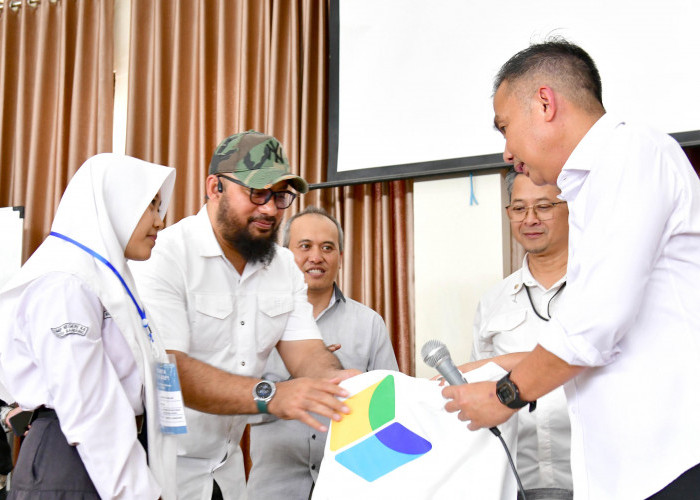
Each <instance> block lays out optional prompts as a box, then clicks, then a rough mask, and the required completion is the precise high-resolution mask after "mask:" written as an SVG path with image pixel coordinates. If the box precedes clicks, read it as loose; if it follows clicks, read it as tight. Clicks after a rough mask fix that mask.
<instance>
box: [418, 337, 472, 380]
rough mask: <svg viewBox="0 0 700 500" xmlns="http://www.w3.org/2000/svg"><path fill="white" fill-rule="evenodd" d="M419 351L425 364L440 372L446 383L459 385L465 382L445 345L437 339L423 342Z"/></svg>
mask: <svg viewBox="0 0 700 500" xmlns="http://www.w3.org/2000/svg"><path fill="white" fill-rule="evenodd" d="M420 353H421V356H423V361H424V362H425V364H426V365H428V366H429V367H431V368H435V369H436V370H437V371H438V372H440V375H442V377H443V378H444V379H445V380H446V381H447V383H448V384H450V385H461V384H466V383H467V381H466V380H464V377H463V376H462V373H461V372H460V371H459V370H458V369H457V367H456V366H455V364H454V363H453V362H452V358H451V357H450V351H448V350H447V346H446V345H445V344H443V343H442V342H440V341H439V340H428V341H427V342H426V343H425V344H423V348H422V349H421V351H420Z"/></svg>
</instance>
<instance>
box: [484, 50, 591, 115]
mask: <svg viewBox="0 0 700 500" xmlns="http://www.w3.org/2000/svg"><path fill="white" fill-rule="evenodd" d="M538 73H539V74H546V75H549V76H550V77H551V78H552V85H553V88H554V86H558V87H559V88H554V90H557V91H559V92H561V93H562V94H564V95H565V96H566V97H567V98H568V99H570V100H571V101H573V102H574V103H576V104H578V105H579V106H581V107H583V108H584V109H590V108H593V107H596V108H597V107H598V105H599V106H600V108H601V109H602V110H603V111H604V108H603V85H602V83H601V81H600V73H599V72H598V68H597V67H596V64H595V62H594V61H593V59H592V58H591V56H590V55H588V53H587V52H586V51H585V50H583V49H582V48H581V47H579V46H578V45H576V44H574V43H571V42H569V41H567V40H565V39H564V38H561V37H550V38H549V39H547V40H545V41H544V42H541V43H535V44H533V45H530V46H529V47H528V48H526V49H524V50H521V51H520V52H518V53H517V54H515V55H514V56H513V57H511V58H510V59H508V61H507V62H506V63H505V64H504V65H503V66H501V69H500V70H499V72H498V74H497V75H496V78H495V79H494V84H493V93H494V94H495V93H496V91H497V90H498V89H499V87H500V86H501V84H502V83H503V82H509V83H516V82H518V81H521V80H522V79H524V78H525V77H527V76H530V75H534V74H538ZM591 97H592V98H593V99H595V101H596V102H597V105H596V104H594V103H592V102H591Z"/></svg>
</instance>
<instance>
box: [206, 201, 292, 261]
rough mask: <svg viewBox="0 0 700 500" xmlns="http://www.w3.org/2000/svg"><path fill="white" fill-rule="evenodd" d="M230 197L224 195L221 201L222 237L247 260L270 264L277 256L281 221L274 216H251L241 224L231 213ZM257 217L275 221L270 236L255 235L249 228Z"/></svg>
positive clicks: (220, 223) (219, 219)
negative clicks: (276, 246)
mask: <svg viewBox="0 0 700 500" xmlns="http://www.w3.org/2000/svg"><path fill="white" fill-rule="evenodd" d="M229 213H230V211H229V203H228V199H227V198H226V197H225V196H224V197H222V199H221V202H220V203H219V210H218V213H217V214H216V221H217V222H218V224H219V227H220V228H221V237H222V238H223V239H224V240H226V242H227V243H228V244H230V245H231V246H232V247H233V248H234V250H236V252H238V253H239V254H240V255H241V257H243V258H244V259H245V260H246V261H247V262H251V263H256V262H262V263H263V264H264V265H268V264H270V262H272V259H273V257H274V256H275V242H276V241H277V231H278V230H279V223H278V222H277V220H275V219H274V217H265V216H258V217H249V218H248V221H247V223H246V225H241V224H239V223H238V221H237V220H236V219H235V218H234V217H231V216H230V215H229ZM256 219H264V220H268V221H272V222H273V226H272V231H271V232H270V234H269V235H268V236H261V237H257V238H256V237H255V236H253V235H252V234H251V233H250V231H249V230H248V225H249V224H250V223H252V222H253V221H255V220H256Z"/></svg>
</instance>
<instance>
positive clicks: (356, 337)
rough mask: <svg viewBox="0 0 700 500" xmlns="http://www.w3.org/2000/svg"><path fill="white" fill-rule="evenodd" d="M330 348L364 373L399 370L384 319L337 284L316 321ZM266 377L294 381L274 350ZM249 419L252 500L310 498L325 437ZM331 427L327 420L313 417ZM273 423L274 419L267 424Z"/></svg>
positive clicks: (296, 426)
mask: <svg viewBox="0 0 700 500" xmlns="http://www.w3.org/2000/svg"><path fill="white" fill-rule="evenodd" d="M316 324H317V325H318V327H319V329H320V330H321V334H322V335H323V340H324V342H325V343H326V344H341V346H342V347H341V348H340V350H338V351H336V352H335V354H336V356H338V358H339V359H340V362H341V363H342V364H343V367H344V368H355V369H357V370H362V371H370V370H378V369H386V370H398V364H397V362H396V357H395V355H394V350H393V348H392V346H391V341H390V340H389V335H388V333H387V330H386V326H385V324H384V320H382V317H381V316H380V315H379V314H377V313H376V312H375V311H373V310H372V309H370V308H369V307H367V306H364V305H362V304H360V303H359V302H356V301H354V300H352V299H348V298H346V297H345V296H343V294H342V292H341V291H340V289H339V288H338V287H337V286H335V287H334V294H333V298H332V299H331V302H330V304H329V306H328V307H327V308H326V309H325V310H324V311H323V312H322V313H321V314H320V315H319V316H318V318H316ZM264 378H266V379H268V380H273V381H275V382H278V381H282V380H287V379H289V378H290V375H289V372H288V371H287V369H286V368H285V366H284V363H283V362H282V359H281V358H280V356H279V354H278V353H277V350H276V349H275V350H274V351H273V352H272V354H271V355H270V358H269V360H268V362H267V365H266V367H265V375H264ZM265 417H266V418H267V419H268V421H267V422H265V423H254V422H256V421H258V422H259V421H260V420H261V418H260V416H257V415H256V416H255V417H252V418H251V424H252V425H251V430H250V458H251V460H252V462H253V467H252V469H251V471H250V476H249V478H248V498H249V500H255V499H261V500H262V499H264V500H274V499H277V498H284V499H285V500H295V499H304V500H306V499H307V498H309V495H310V493H311V488H312V486H313V484H314V481H316V478H317V477H318V470H319V466H320V464H321V460H322V459H323V451H324V448H325V443H326V433H321V432H318V431H316V430H314V429H312V428H311V427H309V426H307V425H306V424H303V423H301V422H299V421H297V420H277V419H274V417H271V416H267V415H266V416H265ZM315 417H316V418H317V419H318V420H319V421H321V422H323V423H324V424H325V425H328V424H329V422H328V419H326V418H324V417H320V416H315ZM270 419H272V421H269V420H270Z"/></svg>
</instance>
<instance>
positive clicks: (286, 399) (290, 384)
mask: <svg viewBox="0 0 700 500" xmlns="http://www.w3.org/2000/svg"><path fill="white" fill-rule="evenodd" d="M353 371H354V372H357V370H342V372H343V374H341V375H340V376H339V377H337V378H334V379H331V380H323V379H315V378H295V379H291V380H288V381H286V382H280V383H278V384H277V392H276V393H275V396H274V397H273V398H272V400H270V402H269V403H268V406H267V407H268V410H269V412H270V413H272V414H273V415H275V416H276V417H279V418H282V419H285V420H299V421H300V422H304V423H305V424H306V425H308V426H310V427H313V428H314V429H316V430H317V431H319V432H326V431H328V427H327V426H325V425H323V424H321V423H320V422H319V421H318V420H316V419H315V418H314V417H312V416H311V415H310V413H317V414H319V415H323V416H325V417H328V418H330V419H333V420H335V421H340V420H342V418H343V415H345V414H348V413H350V408H348V407H347V406H346V405H345V403H343V402H342V401H340V400H339V399H338V398H345V397H347V396H349V395H350V394H349V393H348V391H346V390H345V389H343V388H342V387H340V386H339V385H338V384H339V383H340V382H341V380H345V379H346V378H349V377H351V376H353V375H356V373H352V374H347V373H345V372H353ZM343 375H347V376H346V377H344V378H343Z"/></svg>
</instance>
